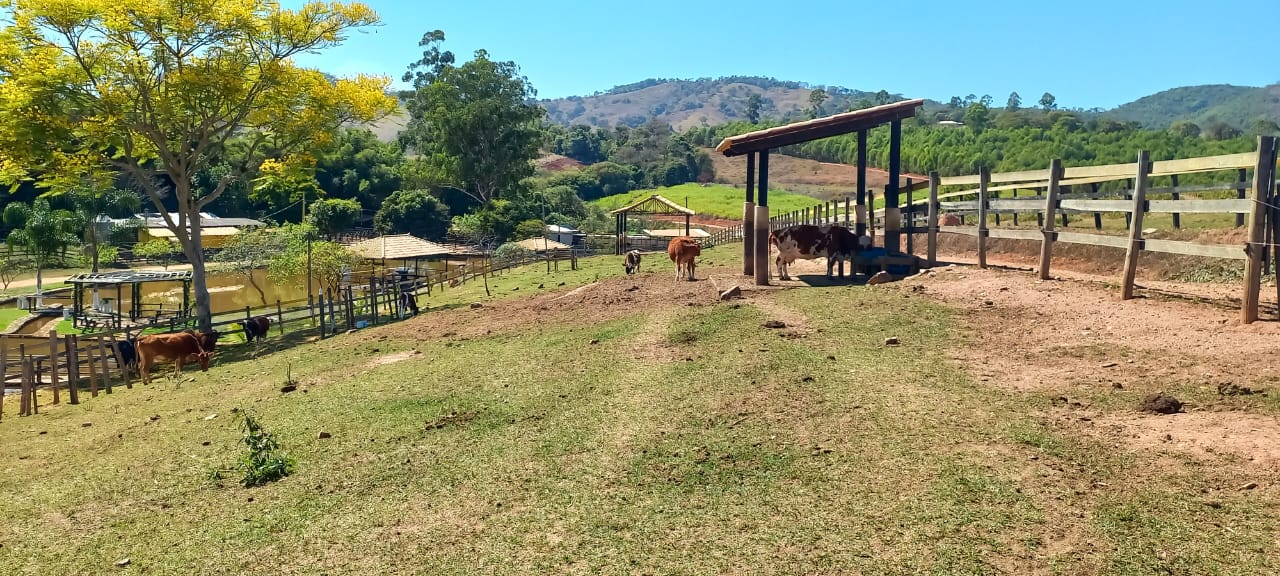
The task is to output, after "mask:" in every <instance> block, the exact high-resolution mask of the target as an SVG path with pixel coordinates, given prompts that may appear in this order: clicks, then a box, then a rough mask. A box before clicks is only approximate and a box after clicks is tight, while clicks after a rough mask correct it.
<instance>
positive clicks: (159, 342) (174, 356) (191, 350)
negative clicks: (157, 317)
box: [137, 330, 218, 384]
mask: <svg viewBox="0 0 1280 576" xmlns="http://www.w3.org/2000/svg"><path fill="white" fill-rule="evenodd" d="M217 339H218V333H217V332H213V333H211V334H196V333H195V332H193V331H191V330H186V331H183V332H176V333H173V334H150V335H147V336H142V337H139V338H138V343H137V349H138V372H139V373H141V375H142V383H143V384H148V383H150V382H151V367H152V365H154V364H155V363H156V362H157V361H161V360H172V361H173V363H174V370H173V374H174V376H175V377H176V376H178V375H181V374H182V364H183V363H184V362H193V361H194V362H199V363H200V370H201V371H202V372H208V371H209V357H210V356H211V355H212V349H213V344H216V343H217ZM206 342H207V343H208V344H210V346H209V347H208V348H206V347H205V343H206Z"/></svg>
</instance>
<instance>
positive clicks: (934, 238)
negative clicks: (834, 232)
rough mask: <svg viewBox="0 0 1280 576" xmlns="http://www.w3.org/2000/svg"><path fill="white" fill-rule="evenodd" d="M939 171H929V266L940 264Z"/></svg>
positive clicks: (847, 201)
mask: <svg viewBox="0 0 1280 576" xmlns="http://www.w3.org/2000/svg"><path fill="white" fill-rule="evenodd" d="M938 181H939V178H938V171H937V170H934V171H933V172H930V173H929V247H928V257H929V267H930V268H933V267H934V266H937V265H938V208H939V206H938ZM844 209H845V222H846V223H847V222H848V220H849V200H848V199H847V198H846V199H845V202H844Z"/></svg>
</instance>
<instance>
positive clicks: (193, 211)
mask: <svg viewBox="0 0 1280 576" xmlns="http://www.w3.org/2000/svg"><path fill="white" fill-rule="evenodd" d="M7 8H8V19H9V21H10V22H14V23H15V24H14V25H12V26H10V27H9V28H7V29H6V31H5V35H4V36H3V37H0V53H3V54H5V57H4V58H3V60H0V151H3V152H0V177H2V178H3V179H4V180H6V181H7V182H9V183H13V182H17V181H19V180H20V179H22V178H25V177H28V176H29V175H30V174H38V175H39V176H38V177H39V181H40V184H41V185H42V186H45V187H48V188H50V189H52V190H59V189H66V188H69V187H70V186H71V185H74V184H78V182H79V181H80V180H81V178H83V177H84V176H85V175H86V173H88V174H89V175H90V176H91V177H94V178H96V179H98V180H99V181H101V180H105V179H106V178H107V177H108V176H111V175H114V172H115V171H122V172H124V173H125V174H126V175H127V176H129V177H131V178H132V179H133V180H134V182H135V183H136V184H137V185H138V186H140V187H141V188H142V190H143V192H144V193H145V194H146V196H147V197H148V198H149V199H150V200H151V201H152V203H153V204H154V205H155V206H156V208H157V209H159V211H160V213H161V214H162V215H163V218H164V222H165V225H166V226H167V227H168V228H169V230H170V231H172V232H173V234H174V236H175V237H176V238H177V239H178V241H179V243H180V245H181V247H182V250H183V252H185V253H186V255H187V258H188V259H189V260H190V261H191V265H192V272H193V278H194V285H195V300H196V301H195V307H196V316H197V317H198V318H199V322H200V328H202V329H205V330H208V329H209V328H210V326H211V319H210V310H209V291H208V287H207V285H206V275H205V271H204V245H203V242H202V240H201V227H202V226H201V217H200V213H201V212H202V211H204V210H205V209H206V207H208V206H209V205H210V204H211V203H213V202H215V201H217V199H218V198H219V197H220V196H221V195H222V194H223V193H224V192H225V191H226V190H227V188H228V187H229V186H231V185H232V183H234V182H237V181H240V180H242V179H244V178H245V177H246V175H247V174H249V173H251V172H253V171H254V170H256V169H257V168H258V166H259V164H261V163H262V161H263V160H264V159H266V158H290V157H294V156H292V155H293V153H294V152H297V151H299V150H302V149H306V148H307V147H309V146H311V145H314V144H317V143H323V142H325V141H326V140H327V139H329V138H331V137H332V133H333V131H334V130H336V129H337V128H338V127H339V126H341V125H343V124H345V123H347V122H370V121H373V120H375V119H377V118H379V117H381V116H383V115H385V114H388V113H390V112H392V111H393V110H394V109H395V105H396V103H395V99H394V98H392V97H389V96H387V95H386V94H385V91H386V89H387V87H388V85H389V79H387V78H374V77H366V76H361V77H357V78H355V79H352V80H331V79H330V78H326V77H325V75H323V74H321V73H320V72H318V71H316V70H309V69H304V68H300V67H298V66H297V65H295V64H294V57H295V56H298V55H300V54H303V53H311V52H316V51H319V50H322V49H325V48H329V47H332V46H335V45H337V44H339V43H341V42H342V40H343V39H344V37H345V35H346V33H347V32H349V31H350V30H352V29H355V28H359V27H362V26H367V25H372V24H376V23H377V22H378V17H377V15H376V14H375V13H374V12H373V11H372V10H371V9H369V7H367V6H365V5H363V4H358V3H352V4H341V3H321V2H310V3H307V4H305V5H303V6H302V7H301V8H300V9H298V10H286V9H282V8H281V7H280V5H279V4H278V3H276V2H271V1H268V0H241V1H240V2H234V3H232V2H194V1H192V0H154V1H151V2H123V3H121V2H110V1H108V0H84V1H82V2H78V3H77V4H76V5H75V7H74V9H69V6H68V5H67V4H66V3H65V2H61V1H58V0H32V1H29V2H20V3H18V2H11V3H7ZM240 135H243V138H244V141H245V143H244V147H243V153H242V154H240V158H239V161H238V162H237V163H236V164H235V165H233V166H232V167H231V169H229V170H227V171H226V173H225V174H223V175H222V176H221V177H220V178H218V180H217V182H216V183H214V184H213V186H212V189H207V188H204V187H200V186H196V185H194V182H193V180H194V179H195V177H196V176H197V175H198V174H200V173H202V172H203V171H204V170H206V169H207V168H209V167H210V165H211V162H213V161H215V159H216V158H218V157H219V156H220V155H221V151H222V149H223V148H224V147H225V145H226V144H227V143H228V142H229V141H230V140H232V139H234V138H236V137H239V136H240ZM166 197H169V198H168V199H166ZM166 204H167V205H168V206H169V208H166ZM175 208H176V217H173V216H171V215H170V210H172V209H175Z"/></svg>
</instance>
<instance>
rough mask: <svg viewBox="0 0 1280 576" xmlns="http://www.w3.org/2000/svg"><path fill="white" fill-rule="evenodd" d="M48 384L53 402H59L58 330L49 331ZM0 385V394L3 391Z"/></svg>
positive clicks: (60, 400) (60, 401)
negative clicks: (51, 390) (50, 387)
mask: <svg viewBox="0 0 1280 576" xmlns="http://www.w3.org/2000/svg"><path fill="white" fill-rule="evenodd" d="M49 385H50V386H52V387H53V403H54V404H61V403H62V399H61V397H60V394H61V392H59V391H58V331H57V330H50V331H49ZM3 388H4V386H0V394H3V393H4V390H3Z"/></svg>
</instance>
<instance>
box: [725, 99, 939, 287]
mask: <svg viewBox="0 0 1280 576" xmlns="http://www.w3.org/2000/svg"><path fill="white" fill-rule="evenodd" d="M923 104H924V100H922V99H915V100H904V101H902V102H894V103H892V104H885V105H883V106H876V107H874V108H867V109H864V110H857V111H854V112H845V113H843V114H835V115H833V116H827V117H825V118H818V119H815V120H808V121H805V122H796V123H794V124H787V125H786V126H778V127H776V128H768V129H765V130H757V131H755V132H748V133H746V134H741V135H738V136H730V137H728V138H725V139H724V140H723V141H721V142H720V145H719V146H717V147H716V151H717V152H720V153H721V154H724V155H725V156H741V155H746V157H747V187H746V189H747V194H746V201H745V202H744V203H743V210H742V229H743V252H742V273H743V274H745V275H747V276H753V275H754V276H755V280H756V284H757V285H760V286H767V285H768V284H769V232H770V230H769V151H770V150H772V149H775V148H781V147H783V146H791V145H794V144H800V143H803V142H809V141H812V140H820V139H822V138H829V137H832V136H839V135H841V134H851V133H854V132H856V133H857V134H858V185H857V212H856V218H857V219H856V232H857V234H858V235H859V236H863V235H866V233H867V215H868V214H867V212H868V211H867V186H866V181H867V176H866V174H867V172H866V170H867V132H868V131H869V130H871V129H873V128H876V127H878V126H882V125H884V124H889V130H890V133H889V183H888V185H886V186H885V192H884V202H885V204H884V206H885V208H884V248H885V252H886V254H889V255H895V254H898V253H900V252H901V231H900V230H901V226H902V214H901V212H900V211H899V200H898V192H899V182H898V181H899V176H900V175H901V171H902V170H901V166H902V161H901V158H902V121H903V120H905V119H907V118H911V117H913V116H915V114H916V108H918V107H920V106H921V105H923ZM757 165H758V166H759V168H758V169H757ZM757 171H758V174H757ZM757 176H758V179H757ZM757 186H758V188H757ZM757 189H758V190H759V193H758V194H757ZM757 197H758V198H757Z"/></svg>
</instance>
